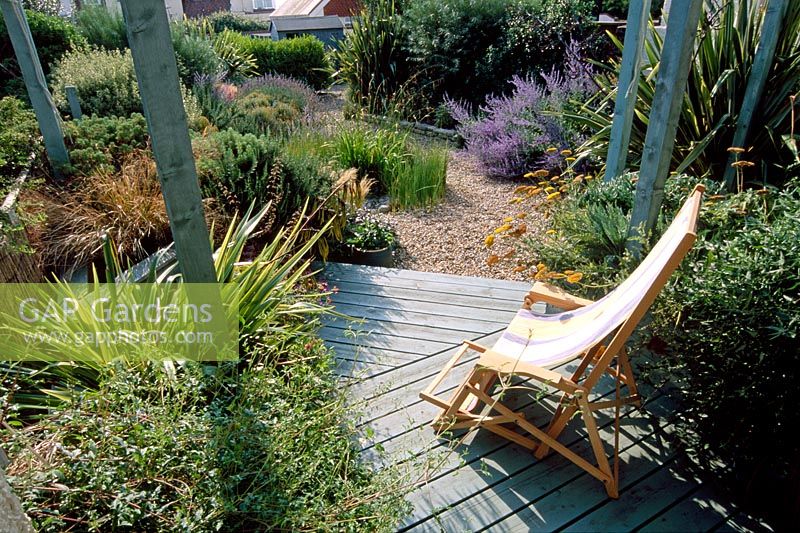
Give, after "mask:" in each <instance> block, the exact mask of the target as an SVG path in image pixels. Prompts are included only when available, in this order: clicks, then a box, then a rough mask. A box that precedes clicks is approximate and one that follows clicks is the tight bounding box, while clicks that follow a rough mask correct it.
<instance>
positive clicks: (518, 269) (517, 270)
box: [513, 265, 527, 274]
mask: <svg viewBox="0 0 800 533" xmlns="http://www.w3.org/2000/svg"><path fill="white" fill-rule="evenodd" d="M526 268H527V267H526V266H524V265H517V266H515V267H514V270H513V272H514V273H515V274H519V273H520V272H525V269H526Z"/></svg>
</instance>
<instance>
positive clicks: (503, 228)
mask: <svg viewBox="0 0 800 533" xmlns="http://www.w3.org/2000/svg"><path fill="white" fill-rule="evenodd" d="M510 229H511V224H508V223H506V224H503V225H502V226H500V227H499V228H495V230H494V232H495V234H498V233H503V232H504V231H508V230H510Z"/></svg>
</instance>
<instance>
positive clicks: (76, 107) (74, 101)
mask: <svg viewBox="0 0 800 533" xmlns="http://www.w3.org/2000/svg"><path fill="white" fill-rule="evenodd" d="M64 92H66V93H67V102H69V112H70V113H71V114H72V118H73V119H75V120H78V119H80V118H83V111H81V102H80V100H78V89H76V88H75V86H74V85H67V86H66V87H64Z"/></svg>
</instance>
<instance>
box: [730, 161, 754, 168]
mask: <svg viewBox="0 0 800 533" xmlns="http://www.w3.org/2000/svg"><path fill="white" fill-rule="evenodd" d="M731 166H732V167H734V168H739V167H754V166H756V164H755V163H753V162H752V161H736V162H735V163H731Z"/></svg>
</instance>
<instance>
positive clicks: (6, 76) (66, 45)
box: [0, 10, 86, 98]
mask: <svg viewBox="0 0 800 533" xmlns="http://www.w3.org/2000/svg"><path fill="white" fill-rule="evenodd" d="M25 15H26V16H27V18H28V25H29V26H30V28H31V36H32V37H33V42H34V43H36V51H37V53H38V55H39V61H40V62H41V64H42V70H43V71H44V74H45V76H47V75H49V74H50V69H51V66H52V65H53V64H54V63H56V62H57V61H58V60H59V59H61V57H62V56H63V55H64V54H66V53H67V52H69V51H70V50H74V49H76V48H80V47H81V46H82V45H84V44H85V43H86V40H85V39H84V38H83V36H82V35H81V34H80V33H78V30H77V29H76V28H75V26H73V25H72V24H70V23H69V21H67V20H65V19H63V18H61V17H57V16H51V15H46V14H44V13H40V12H37V11H30V10H28V11H26V12H25ZM0 72H2V76H0V79H2V81H0V97H2V96H6V95H13V96H18V97H20V98H25V97H26V96H27V93H26V91H25V84H24V82H23V80H22V73H21V72H20V70H19V65H18V64H17V58H16V56H15V55H14V49H13V47H12V46H11V39H10V38H9V36H8V31H7V30H6V24H5V20H4V19H3V17H2V16H1V15H0Z"/></svg>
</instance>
